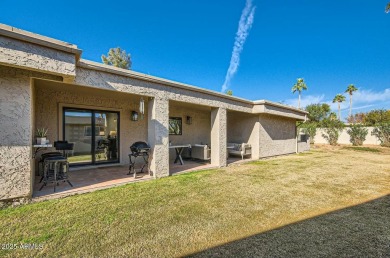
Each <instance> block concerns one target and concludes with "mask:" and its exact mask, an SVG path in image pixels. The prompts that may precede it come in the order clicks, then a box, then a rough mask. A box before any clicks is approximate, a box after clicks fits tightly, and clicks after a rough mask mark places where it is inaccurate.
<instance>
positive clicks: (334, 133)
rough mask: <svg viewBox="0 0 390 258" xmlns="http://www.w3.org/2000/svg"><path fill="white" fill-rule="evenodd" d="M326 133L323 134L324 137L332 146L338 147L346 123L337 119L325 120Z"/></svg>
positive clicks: (323, 123)
mask: <svg viewBox="0 0 390 258" xmlns="http://www.w3.org/2000/svg"><path fill="white" fill-rule="evenodd" d="M322 125H323V127H324V131H325V133H322V137H324V138H325V140H326V141H327V142H328V143H329V144H330V145H337V141H338V139H339V136H340V133H341V131H342V130H343V128H344V123H343V122H341V121H340V120H337V119H324V120H323V121H322Z"/></svg>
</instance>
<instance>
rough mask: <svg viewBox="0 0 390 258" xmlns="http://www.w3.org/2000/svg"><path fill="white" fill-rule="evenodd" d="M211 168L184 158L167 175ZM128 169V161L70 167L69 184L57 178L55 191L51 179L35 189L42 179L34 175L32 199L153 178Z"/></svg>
mask: <svg viewBox="0 0 390 258" xmlns="http://www.w3.org/2000/svg"><path fill="white" fill-rule="evenodd" d="M212 168H215V166H213V165H211V164H210V163H208V162H201V161H192V160H185V163H184V164H183V165H180V164H179V163H178V164H172V165H170V171H169V172H170V174H171V175H175V174H181V173H188V172H192V171H197V170H206V169H212ZM128 171H129V166H128V165H117V166H108V167H95V168H81V169H80V168H77V169H71V170H70V171H69V180H70V182H71V183H72V185H73V187H71V186H70V185H69V184H68V183H67V182H61V183H60V184H59V185H58V186H57V187H56V191H55V192H54V184H53V183H51V184H50V183H49V184H48V185H47V186H45V187H43V188H42V190H39V189H40V188H41V186H42V184H43V183H41V182H40V179H41V177H40V176H36V177H35V180H34V181H35V182H34V186H33V201H41V200H48V199H55V198H62V197H66V196H70V195H75V194H81V193H87V192H93V191H96V190H101V189H106V188H111V187H115V186H120V185H125V184H130V183H135V182H141V181H145V180H151V179H153V176H151V175H150V174H149V173H148V171H147V170H146V169H145V171H144V172H142V173H141V172H140V167H139V166H138V167H136V171H137V173H136V177H134V176H133V174H130V175H128V174H127V173H128Z"/></svg>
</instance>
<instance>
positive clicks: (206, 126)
mask: <svg viewBox="0 0 390 258" xmlns="http://www.w3.org/2000/svg"><path fill="white" fill-rule="evenodd" d="M169 116H170V117H180V118H182V129H183V130H182V135H169V140H170V141H171V143H172V145H176V144H191V145H193V144H201V143H203V144H208V145H209V146H210V144H211V142H210V134H211V111H210V110H204V109H199V108H196V106H195V107H192V108H191V107H188V106H183V105H180V104H177V103H174V104H172V103H170V104H169ZM187 116H191V117H192V124H191V125H189V124H187V123H186V117H187ZM184 151H187V150H183V153H184ZM184 154H187V153H184ZM175 157H176V154H175V150H174V149H170V150H169V159H170V162H171V161H172V160H174V159H175Z"/></svg>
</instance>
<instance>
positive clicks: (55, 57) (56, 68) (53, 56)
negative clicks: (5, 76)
mask: <svg viewBox="0 0 390 258" xmlns="http://www.w3.org/2000/svg"><path fill="white" fill-rule="evenodd" d="M0 64H6V65H11V66H15V67H19V68H25V69H31V70H35V71H40V72H47V73H51V74H56V75H61V76H64V77H74V76H75V75H76V65H75V55H74V54H71V53H65V52H63V51H58V50H55V49H52V48H48V47H44V46H39V45H37V44H32V43H28V42H25V41H20V40H16V39H12V38H9V37H4V36H0Z"/></svg>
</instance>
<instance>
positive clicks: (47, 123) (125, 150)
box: [35, 81, 148, 164]
mask: <svg viewBox="0 0 390 258" xmlns="http://www.w3.org/2000/svg"><path fill="white" fill-rule="evenodd" d="M35 96H36V101H35V103H36V104H35V121H36V126H37V127H45V128H48V129H49V133H48V139H50V141H51V142H54V141H56V140H60V135H61V132H60V130H62V126H61V128H60V126H59V122H61V121H59V111H60V112H62V111H61V110H59V109H60V103H61V106H64V107H67V106H68V107H77V106H79V107H80V108H89V109H105V108H106V109H112V110H115V111H119V112H120V161H121V163H122V164H127V163H128V154H129V152H130V149H129V147H130V145H131V144H132V143H134V142H136V141H147V138H148V129H147V128H148V125H147V123H148V119H147V117H148V115H147V108H145V116H144V119H143V120H138V121H131V119H130V116H131V111H133V110H134V111H138V110H139V99H140V97H139V96H137V97H135V96H133V95H129V94H123V93H122V94H120V93H116V92H111V91H103V90H97V89H91V88H86V87H82V86H75V85H69V84H55V83H51V82H44V81H40V82H36V87H35ZM144 100H145V101H146V103H145V107H147V106H148V105H147V98H144ZM61 124H62V123H61Z"/></svg>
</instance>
